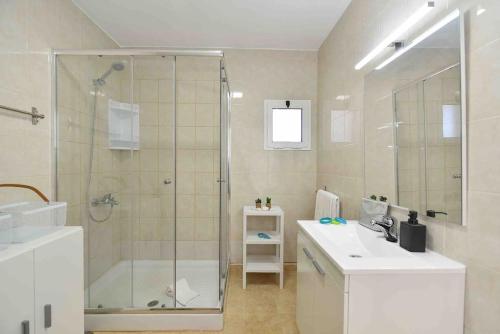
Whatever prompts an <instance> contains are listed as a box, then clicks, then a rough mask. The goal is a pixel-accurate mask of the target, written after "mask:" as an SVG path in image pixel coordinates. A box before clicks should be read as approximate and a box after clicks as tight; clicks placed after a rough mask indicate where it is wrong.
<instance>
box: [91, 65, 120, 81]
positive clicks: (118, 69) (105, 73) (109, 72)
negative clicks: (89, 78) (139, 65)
mask: <svg viewBox="0 0 500 334" xmlns="http://www.w3.org/2000/svg"><path fill="white" fill-rule="evenodd" d="M124 69H125V65H124V64H123V63H121V62H115V63H113V64H111V66H110V67H109V69H108V70H107V71H106V72H104V73H103V75H101V76H100V77H99V78H97V79H94V85H97V86H103V85H104V84H106V80H105V79H106V78H107V77H108V76H109V75H110V74H111V73H112V72H113V71H118V72H119V71H123V70H124Z"/></svg>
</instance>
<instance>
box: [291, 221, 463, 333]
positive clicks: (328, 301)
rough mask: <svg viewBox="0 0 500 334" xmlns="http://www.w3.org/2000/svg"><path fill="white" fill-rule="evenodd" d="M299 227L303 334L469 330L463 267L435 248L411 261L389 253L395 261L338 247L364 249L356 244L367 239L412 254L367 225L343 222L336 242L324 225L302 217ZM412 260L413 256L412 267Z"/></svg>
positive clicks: (298, 317)
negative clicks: (465, 325)
mask: <svg viewBox="0 0 500 334" xmlns="http://www.w3.org/2000/svg"><path fill="white" fill-rule="evenodd" d="M299 226H300V229H301V230H300V231H299V232H298V236H297V305H296V306H297V307H296V312H297V314H296V320H297V326H298V329H299V331H300V333H301V334H323V333H324V334H326V333H328V334H368V333H377V334H378V333H384V334H461V333H463V314H464V284H465V270H464V268H463V266H462V265H460V264H458V263H454V262H452V261H451V260H446V259H445V258H444V257H442V256H440V255H438V254H436V253H433V252H430V251H427V252H426V253H422V254H415V255H411V254H410V255H411V256H409V257H408V258H390V257H386V258H385V259H389V260H391V259H394V260H391V261H394V263H392V264H388V262H387V260H385V259H384V258H383V257H380V256H379V257H376V256H373V255H372V256H371V257H370V256H369V255H368V254H366V253H365V255H364V256H363V257H361V256H358V257H349V256H348V255H347V254H350V253H346V251H344V252H342V251H340V250H339V248H337V247H339V246H341V247H345V248H346V249H351V251H353V250H355V249H356V250H357V251H358V252H360V253H361V251H362V248H360V247H357V248H354V247H352V246H350V245H349V243H350V242H355V240H360V238H361V239H363V240H365V241H366V242H367V244H366V245H368V246H366V247H373V245H377V244H378V246H377V247H379V248H378V249H379V251H382V247H386V248H387V249H386V250H385V251H386V252H389V251H394V252H395V254H399V256H402V255H404V254H405V253H401V252H406V251H403V250H402V249H400V248H399V246H398V245H394V244H389V243H387V241H385V239H382V238H377V236H378V234H377V233H376V232H372V231H370V230H368V229H365V228H364V227H359V228H358V227H357V226H354V225H353V226H351V227H353V228H348V227H344V228H343V230H342V231H345V233H344V234H342V235H341V236H342V237H341V238H339V239H334V238H333V237H332V236H330V238H328V236H327V235H326V234H327V233H328V232H331V231H333V227H331V228H330V230H329V229H328V227H324V226H321V225H320V224H319V223H318V222H300V224H299ZM354 227H355V228H354ZM363 229H364V230H363ZM335 231H336V232H340V233H343V232H341V230H340V229H337V230H335ZM317 232H320V233H317ZM307 233H309V234H307ZM364 233H367V236H365V235H364ZM311 234H312V235H313V236H311ZM356 234H357V235H356ZM370 234H373V239H372V240H370V239H368V237H370ZM339 236H340V234H339ZM349 239H351V240H349ZM332 243H335V244H337V245H338V246H336V247H332ZM386 243H387V244H386ZM349 247H350V248H349ZM393 247H397V248H393ZM325 249H326V250H325ZM351 251H349V252H351ZM373 251H375V249H374V250H373ZM345 257H347V258H345ZM334 259H335V261H334ZM432 259H434V260H432ZM409 261H414V262H413V263H415V265H414V267H413V268H412V267H411V266H409V265H408V264H407V263H408V262H409ZM425 261H428V262H429V263H432V266H427V264H426V263H425ZM340 268H343V269H342V270H341V269H340Z"/></svg>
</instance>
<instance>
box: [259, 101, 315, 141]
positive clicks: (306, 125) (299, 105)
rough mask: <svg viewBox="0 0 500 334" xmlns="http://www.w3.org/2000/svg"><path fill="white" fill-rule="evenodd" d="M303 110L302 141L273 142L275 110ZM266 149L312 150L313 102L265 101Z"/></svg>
mask: <svg viewBox="0 0 500 334" xmlns="http://www.w3.org/2000/svg"><path fill="white" fill-rule="evenodd" d="M286 101H290V106H289V108H290V109H302V141H301V142H273V109H286V108H287V106H286ZM264 149H265V150H303V151H310V150H311V100H264Z"/></svg>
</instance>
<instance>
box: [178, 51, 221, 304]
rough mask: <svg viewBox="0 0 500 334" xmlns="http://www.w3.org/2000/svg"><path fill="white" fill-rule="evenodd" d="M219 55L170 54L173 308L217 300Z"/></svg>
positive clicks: (210, 302) (214, 302)
mask: <svg viewBox="0 0 500 334" xmlns="http://www.w3.org/2000/svg"><path fill="white" fill-rule="evenodd" d="M219 81H220V59H218V58H209V57H193V56H181V57H176V87H177V105H176V157H177V159H176V176H177V177H176V179H177V186H176V198H177V211H176V217H177V219H176V221H177V225H176V237H177V250H176V264H177V266H176V285H178V288H177V291H178V292H179V293H180V294H184V293H183V292H182V291H181V289H184V290H186V289H185V288H186V287H185V286H186V285H188V286H189V288H190V289H192V290H193V291H195V292H196V293H198V294H199V296H198V297H197V298H195V299H193V301H192V302H190V303H186V302H187V301H186V300H184V301H183V300H181V298H178V299H177V307H188V306H190V307H218V305H219V206H220V189H219V187H220V186H219V178H220V153H221V151H220V140H219V137H220V126H219V123H220V84H219Z"/></svg>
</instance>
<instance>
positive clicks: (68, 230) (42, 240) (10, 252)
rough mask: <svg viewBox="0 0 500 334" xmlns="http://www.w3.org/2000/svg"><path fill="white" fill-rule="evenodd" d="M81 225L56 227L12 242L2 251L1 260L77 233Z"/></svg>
mask: <svg viewBox="0 0 500 334" xmlns="http://www.w3.org/2000/svg"><path fill="white" fill-rule="evenodd" d="M81 230H82V227H81V226H64V227H56V228H53V229H52V230H50V231H49V232H47V233H46V234H44V235H42V236H40V237H38V238H36V239H33V240H31V241H27V242H23V243H14V244H10V245H9V247H8V248H7V249H4V250H1V251H0V262H1V261H5V260H8V259H11V258H13V257H15V256H18V255H20V254H23V253H25V252H28V251H31V250H33V249H35V248H36V247H39V246H42V245H45V244H47V243H49V242H51V241H54V240H56V239H58V238H61V237H63V236H66V235H69V234H72V233H76V232H77V231H81Z"/></svg>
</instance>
